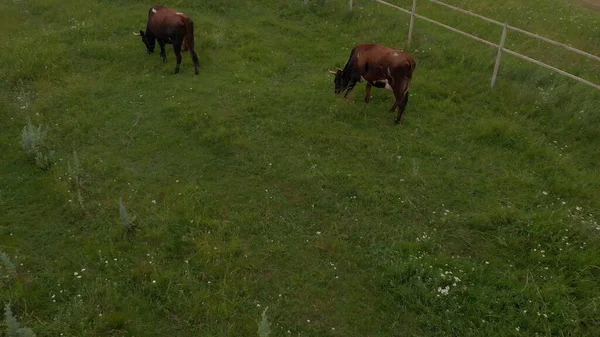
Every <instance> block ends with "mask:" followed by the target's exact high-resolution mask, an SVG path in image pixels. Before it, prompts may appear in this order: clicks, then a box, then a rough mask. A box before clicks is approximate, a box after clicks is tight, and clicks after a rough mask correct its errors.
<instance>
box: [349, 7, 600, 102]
mask: <svg viewBox="0 0 600 337" xmlns="http://www.w3.org/2000/svg"><path fill="white" fill-rule="evenodd" d="M374 1H376V2H378V3H380V4H383V5H386V6H389V7H392V8H394V9H397V10H399V11H401V12H404V13H406V14H409V15H410V16H411V21H410V27H409V31H408V43H409V44H410V43H411V40H412V33H413V25H414V18H418V19H421V20H424V21H427V22H430V23H433V24H435V25H437V26H440V27H444V28H446V29H448V30H451V31H453V32H455V33H458V34H461V35H464V36H467V37H469V38H471V39H473V40H477V41H479V42H481V43H484V44H487V45H488V46H492V47H494V48H497V49H498V55H497V57H496V64H495V66H494V73H493V75H492V82H491V86H492V87H493V86H494V84H495V82H496V76H497V74H498V69H499V67H500V61H501V57H502V53H503V52H505V53H507V54H509V55H513V56H516V57H518V58H520V59H523V60H525V61H528V62H531V63H534V64H537V65H539V66H542V67H544V68H547V69H550V70H552V71H555V72H557V73H559V74H561V75H564V76H567V77H570V78H572V79H574V80H576V81H578V82H580V83H583V84H586V85H589V86H591V87H593V88H596V89H598V90H600V85H598V84H596V83H593V82H590V81H588V80H585V79H583V78H581V77H578V76H575V75H573V74H571V73H568V72H566V71H564V70H561V69H558V68H556V67H553V66H551V65H548V64H546V63H543V62H541V61H538V60H536V59H533V58H531V57H528V56H525V55H521V54H519V53H517V52H515V51H512V50H510V49H506V48H504V42H505V40H506V33H507V30H512V31H515V32H518V33H522V34H525V35H527V36H530V37H534V38H537V39H540V40H542V41H544V42H547V43H550V44H553V45H555V46H558V47H561V48H565V49H567V50H570V51H572V52H575V53H578V54H580V55H583V56H586V57H588V58H591V59H594V60H596V61H600V57H598V56H596V55H593V54H590V53H588V52H585V51H583V50H579V49H577V48H573V47H571V46H568V45H566V44H564V43H560V42H557V41H554V40H551V39H549V38H546V37H543V36H540V35H537V34H534V33H531V32H528V31H526V30H523V29H520V28H517V27H513V26H510V25H509V24H508V23H507V22H504V23H502V22H500V21H496V20H494V19H490V18H488V17H485V16H483V15H479V14H476V13H473V12H471V11H468V10H465V9H462V8H459V7H456V6H453V5H449V4H447V3H444V2H441V1H439V0H428V1H430V2H433V3H435V4H438V5H441V6H444V7H447V8H450V9H452V10H455V11H458V12H461V13H464V14H467V15H470V16H473V17H476V18H479V19H481V20H484V21H486V22H489V23H493V24H495V25H498V26H502V27H503V31H502V38H501V41H500V44H496V43H493V42H490V41H487V40H484V39H482V38H480V37H477V36H475V35H472V34H469V33H467V32H463V31H462V30H459V29H456V28H454V27H451V26H448V25H446V24H443V23H441V22H438V21H435V20H433V19H430V18H428V17H425V16H423V15H420V14H417V13H416V5H417V0H413V4H412V10H408V9H405V8H402V7H399V6H396V5H394V4H391V3H389V2H386V1H383V0H374ZM352 5H353V0H350V10H352Z"/></svg>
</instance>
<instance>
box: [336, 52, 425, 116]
mask: <svg viewBox="0 0 600 337" xmlns="http://www.w3.org/2000/svg"><path fill="white" fill-rule="evenodd" d="M416 64H417V63H416V61H415V59H414V58H413V57H412V56H411V55H409V54H408V53H405V52H403V51H401V50H396V49H392V48H388V47H385V46H382V45H379V44H361V45H358V46H356V47H354V49H352V52H351V53H350V58H349V59H348V62H346V66H345V67H344V69H343V70H342V69H337V70H336V71H330V72H331V73H332V74H334V75H335V93H336V94H339V93H340V92H342V91H346V93H345V94H344V97H346V96H348V94H349V93H350V91H352V89H353V88H354V86H355V85H356V83H357V82H360V81H361V79H364V80H365V81H367V87H366V91H367V95H366V97H365V102H367V103H368V102H369V100H370V99H371V88H372V87H373V86H374V87H377V88H386V89H388V90H390V91H391V92H393V93H394V97H395V98H396V102H395V103H394V105H393V106H392V108H391V109H390V112H392V111H394V110H395V109H396V108H397V109H398V115H397V117H396V123H400V119H401V118H402V114H403V113H404V109H405V108H406V104H407V103H408V88H409V85H410V81H411V79H412V74H413V71H414V70H415V66H416Z"/></svg>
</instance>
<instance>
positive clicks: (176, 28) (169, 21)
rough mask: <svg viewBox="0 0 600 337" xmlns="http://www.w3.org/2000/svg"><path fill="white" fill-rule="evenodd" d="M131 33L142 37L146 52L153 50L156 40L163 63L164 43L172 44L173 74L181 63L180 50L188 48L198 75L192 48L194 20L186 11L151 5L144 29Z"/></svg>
mask: <svg viewBox="0 0 600 337" xmlns="http://www.w3.org/2000/svg"><path fill="white" fill-rule="evenodd" d="M133 34H135V35H138V36H141V37H142V42H144V45H146V48H147V49H148V53H153V52H154V47H155V46H156V42H155V41H158V44H159V45H160V56H161V57H162V60H163V63H164V62H167V54H166V53H165V44H167V43H168V44H172V45H173V49H174V50H175V56H176V57H177V66H176V67H175V74H177V73H178V72H179V66H180V65H181V52H182V51H186V50H189V51H190V54H191V56H192V61H194V69H195V73H196V75H198V67H199V66H200V64H199V62H198V55H196V51H195V50H194V22H193V21H192V19H190V17H189V16H188V15H187V14H186V13H183V12H179V11H177V10H175V9H172V8H168V7H165V6H161V5H156V6H152V8H150V10H149V11H148V24H147V25H146V31H145V32H144V31H142V30H140V32H139V33H133ZM182 47H183V50H182Z"/></svg>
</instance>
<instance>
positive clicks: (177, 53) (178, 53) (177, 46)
mask: <svg viewBox="0 0 600 337" xmlns="http://www.w3.org/2000/svg"><path fill="white" fill-rule="evenodd" d="M173 49H174V50H175V58H176V59H177V65H176V66H175V71H174V72H173V74H178V73H179V67H180V66H181V42H179V43H176V44H174V45H173Z"/></svg>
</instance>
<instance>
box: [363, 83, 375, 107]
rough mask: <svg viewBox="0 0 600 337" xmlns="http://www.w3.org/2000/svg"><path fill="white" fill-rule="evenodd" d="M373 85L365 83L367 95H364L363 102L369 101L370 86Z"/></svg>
mask: <svg viewBox="0 0 600 337" xmlns="http://www.w3.org/2000/svg"><path fill="white" fill-rule="evenodd" d="M372 87H373V86H372V85H371V83H367V87H366V91H367V95H366V96H365V103H369V101H370V100H371V88H372Z"/></svg>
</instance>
